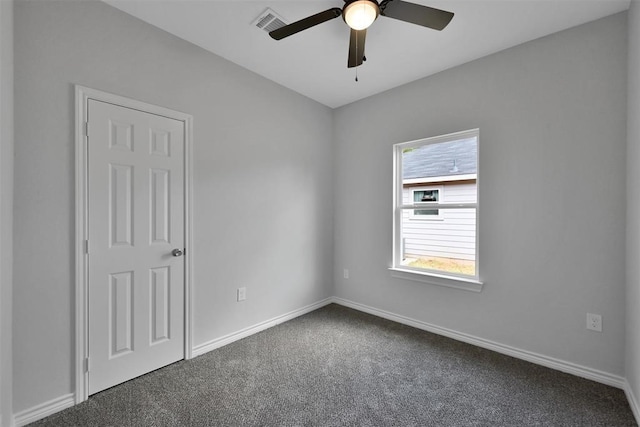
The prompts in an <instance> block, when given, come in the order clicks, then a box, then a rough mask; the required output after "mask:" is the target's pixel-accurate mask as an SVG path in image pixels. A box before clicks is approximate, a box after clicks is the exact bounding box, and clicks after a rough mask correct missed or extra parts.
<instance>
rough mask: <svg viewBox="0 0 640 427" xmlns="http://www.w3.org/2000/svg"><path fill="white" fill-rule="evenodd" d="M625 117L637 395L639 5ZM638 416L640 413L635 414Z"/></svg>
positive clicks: (632, 17)
mask: <svg viewBox="0 0 640 427" xmlns="http://www.w3.org/2000/svg"><path fill="white" fill-rule="evenodd" d="M627 96H628V106H629V107H628V119H627V138H628V145H627V295H626V303H627V311H626V314H627V321H626V327H627V334H626V335H627V339H626V345H627V351H626V372H625V373H626V377H627V382H628V383H629V387H630V389H631V390H632V392H633V394H634V395H635V398H636V402H635V403H636V404H638V401H637V399H638V397H639V396H640V336H638V331H639V330H640V310H639V309H638V308H639V307H640V262H639V260H640V120H638V117H640V4H638V2H636V1H632V2H631V9H630V10H629V87H628V91H627ZM638 415H640V414H638Z"/></svg>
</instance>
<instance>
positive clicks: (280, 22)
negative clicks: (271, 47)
mask: <svg viewBox="0 0 640 427" xmlns="http://www.w3.org/2000/svg"><path fill="white" fill-rule="evenodd" d="M251 25H255V26H256V27H257V28H259V29H261V30H263V31H266V32H267V33H269V32H271V31H273V30H277V29H278V28H281V27H284V26H285V25H287V24H286V22H284V19H282V17H281V16H280V15H278V14H277V13H275V12H274V11H273V10H271V9H270V8H267V10H265V11H264V12H262V13H261V14H260V16H258V17H257V18H256V19H255V20H254V21H253V22H252V23H251Z"/></svg>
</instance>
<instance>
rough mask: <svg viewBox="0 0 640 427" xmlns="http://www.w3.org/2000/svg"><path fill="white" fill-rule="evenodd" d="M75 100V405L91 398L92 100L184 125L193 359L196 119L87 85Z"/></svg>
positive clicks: (187, 324)
mask: <svg viewBox="0 0 640 427" xmlns="http://www.w3.org/2000/svg"><path fill="white" fill-rule="evenodd" d="M75 97H76V126H75V128H76V138H75V139H76V162H75V169H76V170H75V172H76V182H75V184H76V189H75V195H76V199H75V200H76V220H75V223H76V239H75V249H76V289H75V291H76V292H75V363H74V367H75V403H76V404H78V403H81V402H84V401H85V400H87V399H88V397H89V396H88V391H89V376H88V363H89V362H88V355H89V311H88V310H89V301H88V285H89V280H88V279H89V269H88V267H89V263H88V257H87V255H88V254H87V246H86V241H87V237H88V197H87V180H88V173H87V168H88V159H87V137H86V123H87V108H88V101H89V99H94V100H97V101H102V102H106V103H110V104H115V105H120V106H122V107H127V108H131V109H134V110H140V111H144V112H147V113H151V114H156V115H159V116H165V117H169V118H171V119H175V120H179V121H182V122H184V129H185V135H184V142H185V144H184V150H185V153H184V175H185V176H184V185H185V188H184V198H185V200H184V210H185V212H184V227H185V229H184V233H185V234H184V236H185V244H184V247H185V255H186V256H185V260H184V263H185V265H184V305H185V306H184V328H185V331H184V355H185V359H191V358H192V357H193V355H192V334H191V331H192V310H191V307H192V301H191V295H192V292H191V278H192V277H193V238H192V237H193V232H192V224H193V217H192V209H191V206H192V201H193V170H192V165H193V149H192V147H193V116H191V115H189V114H185V113H182V112H179V111H174V110H170V109H167V108H164V107H159V106H156V105H152V104H148V103H146V102H141V101H137V100H134V99H130V98H127V97H123V96H119V95H114V94H110V93H107V92H103V91H100V90H97V89H91V88H88V87H85V86H80V85H76V86H75Z"/></svg>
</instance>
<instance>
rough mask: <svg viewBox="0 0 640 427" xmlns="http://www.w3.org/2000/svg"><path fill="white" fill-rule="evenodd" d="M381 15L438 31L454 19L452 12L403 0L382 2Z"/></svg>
mask: <svg viewBox="0 0 640 427" xmlns="http://www.w3.org/2000/svg"><path fill="white" fill-rule="evenodd" d="M380 15H382V16H386V17H388V18H394V19H398V20H400V21H404V22H410V23H412V24H416V25H421V26H423V27H427V28H432V29H434V30H438V31H440V30H442V29H443V28H444V27H446V26H447V25H448V24H449V22H451V20H452V19H453V13H451V12H447V11H445V10H440V9H434V8H432V7H428V6H422V5H419V4H415V3H409V2H406V1H402V0H384V1H383V2H382V3H380Z"/></svg>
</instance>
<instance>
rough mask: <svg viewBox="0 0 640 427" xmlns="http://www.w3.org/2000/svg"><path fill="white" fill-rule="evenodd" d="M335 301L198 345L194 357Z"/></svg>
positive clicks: (194, 350) (304, 308)
mask: <svg viewBox="0 0 640 427" xmlns="http://www.w3.org/2000/svg"><path fill="white" fill-rule="evenodd" d="M333 300H334V298H333V297H332V298H326V299H323V300H322V301H318V302H316V303H313V304H310V305H307V306H306V307H302V308H299V309H297V310H293V311H291V312H289V313H286V314H283V315H280V316H276V317H274V318H272V319H269V320H265V321H264V322H260V323H258V324H255V325H253V326H249V327H247V328H244V329H241V330H239V331H237V332H233V333H231V334H228V335H224V336H222V337H220V338H216V339H214V340H211V341H208V342H205V343H203V344H199V345H197V346H195V347H194V348H193V357H197V356H200V355H203V354H205V353H208V352H210V351H212V350H215V349H217V348H220V347H224V346H225V345H227V344H231V343H232V342H234V341H238V340H241V339H243V338H246V337H248V336H251V335H254V334H257V333H258V332H262V331H264V330H265V329H269V328H272V327H274V326H276V325H279V324H280V323H284V322H287V321H289V320H291V319H295V318H296V317H300V316H302V315H304V314H307V313H311V312H312V311H314V310H317V309H319V308H322V307H324V306H325V305H329V304H331V303H332V302H334V301H333Z"/></svg>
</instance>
